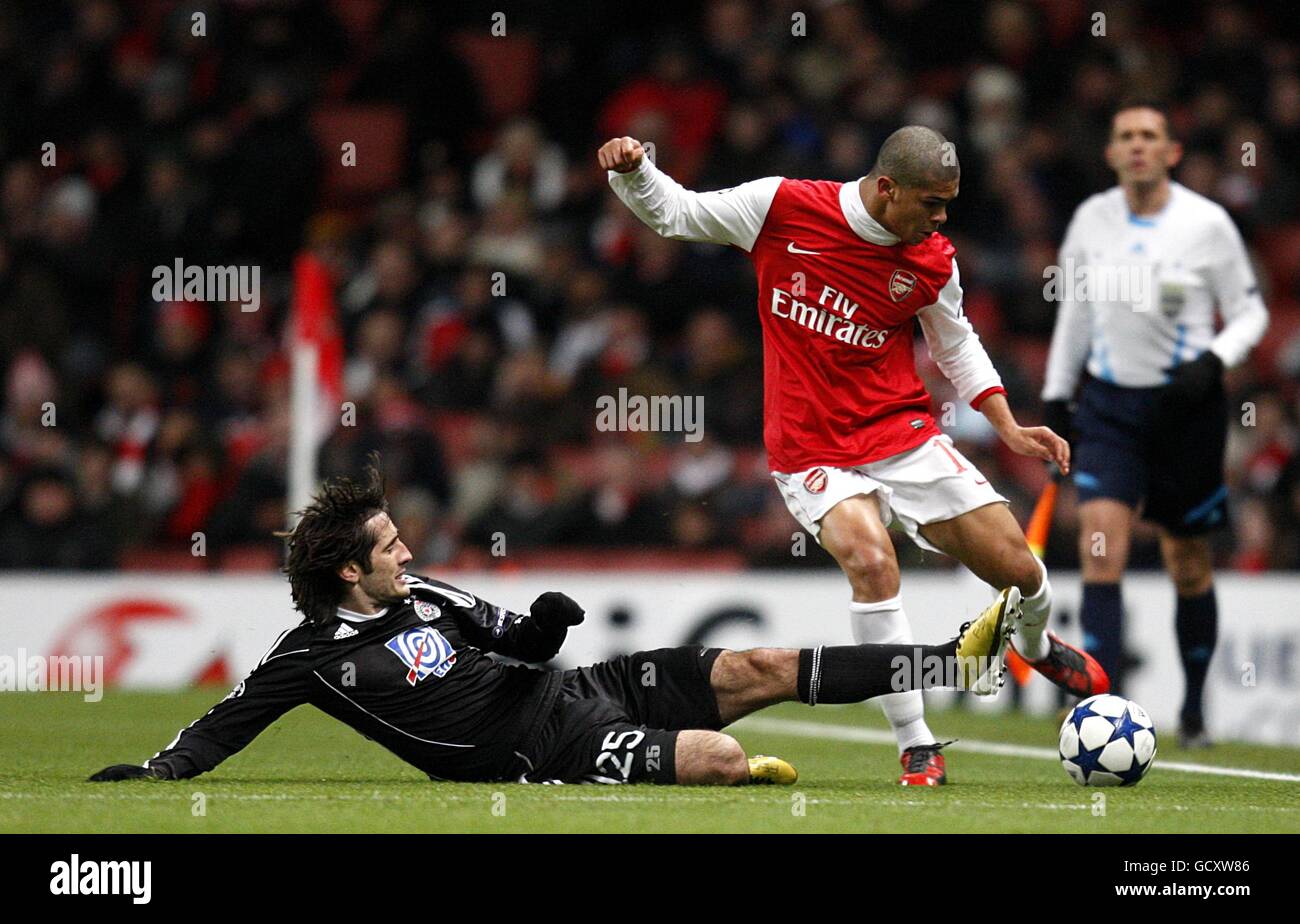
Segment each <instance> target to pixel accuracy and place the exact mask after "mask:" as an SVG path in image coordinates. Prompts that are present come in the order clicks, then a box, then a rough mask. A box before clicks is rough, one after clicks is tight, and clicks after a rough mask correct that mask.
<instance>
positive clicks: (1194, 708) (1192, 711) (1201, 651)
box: [1174, 587, 1219, 729]
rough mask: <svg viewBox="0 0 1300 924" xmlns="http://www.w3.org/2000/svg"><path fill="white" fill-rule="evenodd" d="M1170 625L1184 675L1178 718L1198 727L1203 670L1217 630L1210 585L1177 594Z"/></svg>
mask: <svg viewBox="0 0 1300 924" xmlns="http://www.w3.org/2000/svg"><path fill="white" fill-rule="evenodd" d="M1174 628H1175V631H1176V632H1177V633H1178V653H1179V655H1181V656H1182V659H1183V676H1184V677H1186V678H1187V690H1186V692H1185V693H1184V695H1183V711H1182V714H1181V716H1180V718H1181V719H1182V722H1183V725H1184V726H1185V727H1186V726H1192V727H1193V728H1194V729H1199V728H1201V727H1202V726H1203V725H1204V718H1203V713H1202V711H1201V700H1202V694H1203V693H1204V692H1205V674H1206V671H1208V670H1209V667H1210V658H1211V657H1213V656H1214V643H1215V641H1216V640H1217V638H1218V632H1219V604H1218V601H1217V600H1216V599H1215V596H1214V588H1213V587H1211V588H1210V589H1209V590H1207V591H1206V592H1205V593H1203V594H1200V595H1198V596H1195V597H1179V598H1178V608H1177V609H1176V610H1175V611H1174Z"/></svg>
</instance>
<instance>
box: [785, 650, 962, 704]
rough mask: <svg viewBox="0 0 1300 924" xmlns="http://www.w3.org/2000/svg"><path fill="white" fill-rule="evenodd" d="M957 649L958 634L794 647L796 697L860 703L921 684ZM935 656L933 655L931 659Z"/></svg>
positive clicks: (949, 659) (819, 701)
mask: <svg viewBox="0 0 1300 924" xmlns="http://www.w3.org/2000/svg"><path fill="white" fill-rule="evenodd" d="M956 654H957V640H956V639H953V640H952V641H949V642H945V643H944V644H942V645H834V646H830V645H826V646H822V647H820V648H801V649H800V650H799V685H798V688H799V701H800V702H804V703H807V704H808V705H810V706H816V705H817V704H818V703H860V702H862V701H863V700H864V699H871V698H872V697H873V696H881V695H883V694H885V693H902V692H905V691H907V690H914V689H920V688H921V686H922V679H923V678H924V677H925V676H926V675H927V673H928V674H929V675H930V676H934V674H935V670H934V667H935V665H939V666H940V667H941V668H943V667H946V665H947V664H949V662H950V661H951V659H952V658H953V657H954V656H955V655H956ZM935 659H937V660H935Z"/></svg>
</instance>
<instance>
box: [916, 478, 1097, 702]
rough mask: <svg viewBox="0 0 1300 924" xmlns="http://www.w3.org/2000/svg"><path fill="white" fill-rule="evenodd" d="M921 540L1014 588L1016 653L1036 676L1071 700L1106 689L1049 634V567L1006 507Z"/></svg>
mask: <svg viewBox="0 0 1300 924" xmlns="http://www.w3.org/2000/svg"><path fill="white" fill-rule="evenodd" d="M919 531H920V533H921V535H922V536H923V537H924V538H925V540H926V541H927V542H928V543H929V544H931V545H933V546H934V547H935V548H937V549H939V550H940V551H941V552H943V553H944V554H946V555H950V556H952V557H953V558H955V559H957V560H958V561H960V562H961V563H962V564H963V565H965V566H966V567H967V568H969V569H970V570H971V572H972V573H973V574H974V575H975V576H976V577H978V578H979V579H980V580H982V581H985V582H986V583H988V584H990V585H992V586H993V587H1016V588H1019V590H1020V592H1021V594H1022V595H1023V597H1024V602H1023V606H1024V619H1023V622H1022V624H1021V629H1020V632H1019V634H1018V635H1017V637H1016V642H1015V644H1016V650H1017V651H1019V652H1020V654H1021V656H1023V657H1024V658H1025V659H1026V660H1027V661H1028V662H1029V663H1030V664H1031V665H1033V666H1034V668H1035V669H1037V670H1038V672H1039V673H1041V674H1043V675H1044V676H1045V677H1047V678H1048V679H1049V680H1051V681H1052V682H1053V683H1055V684H1057V685H1058V686H1060V687H1061V688H1062V689H1065V690H1067V691H1068V692H1070V693H1071V694H1073V695H1075V696H1081V697H1084V696H1092V695H1094V694H1096V693H1104V692H1106V691H1107V690H1108V689H1109V688H1110V681H1109V679H1108V678H1107V676H1106V673H1105V671H1104V670H1103V669H1102V667H1101V665H1100V664H1098V663H1097V661H1096V660H1095V659H1093V658H1092V657H1090V656H1089V655H1088V654H1087V653H1085V652H1083V651H1080V650H1079V649H1077V648H1075V647H1073V646H1071V645H1067V644H1066V643H1065V642H1063V641H1061V639H1060V638H1058V637H1057V636H1056V635H1055V634H1054V633H1052V632H1049V631H1047V625H1048V620H1049V617H1050V616H1051V612H1052V585H1051V582H1050V581H1048V579H1047V568H1046V567H1045V566H1044V565H1043V563H1042V561H1040V560H1039V558H1038V556H1036V555H1034V553H1033V552H1032V551H1030V549H1029V543H1028V542H1027V541H1026V540H1025V534H1024V532H1023V531H1022V530H1021V528H1020V524H1019V523H1018V522H1016V518H1015V517H1014V516H1013V515H1012V513H1011V510H1010V508H1009V507H1008V506H1007V505H1006V504H1005V503H1001V502H995V503H991V504H985V505H984V506H982V507H977V508H975V509H974V510H970V511H968V512H966V513H963V514H961V515H959V516H956V517H953V518H951V519H948V520H940V521H937V522H933V523H927V524H925V525H923V526H920V527H919Z"/></svg>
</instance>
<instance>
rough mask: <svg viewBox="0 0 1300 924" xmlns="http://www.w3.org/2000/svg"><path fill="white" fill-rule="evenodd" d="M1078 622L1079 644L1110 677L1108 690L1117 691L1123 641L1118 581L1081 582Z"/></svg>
mask: <svg viewBox="0 0 1300 924" xmlns="http://www.w3.org/2000/svg"><path fill="white" fill-rule="evenodd" d="M1081 610H1082V612H1081V613H1080V614H1079V615H1080V622H1081V623H1082V624H1083V647H1084V648H1085V649H1087V651H1088V654H1090V655H1092V656H1093V657H1094V658H1096V659H1097V663H1098V664H1100V665H1101V669H1102V670H1104V671H1105V672H1106V676H1108V677H1109V678H1110V681H1111V692H1112V693H1118V692H1119V690H1118V687H1119V684H1120V681H1121V679H1122V678H1121V677H1120V672H1119V669H1120V659H1121V658H1122V657H1123V656H1124V644H1123V641H1122V639H1121V638H1120V633H1121V625H1122V619H1123V612H1124V610H1123V601H1122V600H1121V598H1120V592H1119V584H1117V583H1115V584H1092V583H1088V582H1086V581H1085V582H1084V585H1083V605H1082V607H1081Z"/></svg>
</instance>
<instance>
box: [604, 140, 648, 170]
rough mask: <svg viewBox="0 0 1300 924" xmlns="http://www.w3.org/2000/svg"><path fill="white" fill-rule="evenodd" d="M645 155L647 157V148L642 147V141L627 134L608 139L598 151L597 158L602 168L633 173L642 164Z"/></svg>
mask: <svg viewBox="0 0 1300 924" xmlns="http://www.w3.org/2000/svg"><path fill="white" fill-rule="evenodd" d="M643 157H645V148H643V147H641V142H639V141H637V140H636V139H635V138H629V137H627V136H626V135H624V136H623V137H622V138H612V139H610V140H609V141H606V142H605V143H604V144H602V145H601V146H600V150H599V151H597V152H596V160H597V161H599V162H600V167H601V169H602V170H614V171H616V172H618V173H631V172H632V171H633V170H635V169H636V168H637V167H639V166H641V158H643Z"/></svg>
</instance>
